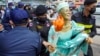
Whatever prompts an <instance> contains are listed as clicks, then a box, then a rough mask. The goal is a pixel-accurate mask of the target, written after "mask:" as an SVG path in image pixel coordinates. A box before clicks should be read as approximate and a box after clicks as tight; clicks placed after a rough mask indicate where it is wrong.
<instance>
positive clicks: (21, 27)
mask: <svg viewBox="0 0 100 56" xmlns="http://www.w3.org/2000/svg"><path fill="white" fill-rule="evenodd" d="M14 29H21V30H24V29H28V28H27V27H23V26H15V27H14Z"/></svg>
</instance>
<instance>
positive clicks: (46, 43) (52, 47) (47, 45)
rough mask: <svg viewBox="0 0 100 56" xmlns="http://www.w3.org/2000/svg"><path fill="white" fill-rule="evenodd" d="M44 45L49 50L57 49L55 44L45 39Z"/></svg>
mask: <svg viewBox="0 0 100 56" xmlns="http://www.w3.org/2000/svg"><path fill="white" fill-rule="evenodd" d="M43 45H44V46H45V47H46V48H47V49H48V51H49V52H54V51H55V46H53V45H52V44H51V43H49V42H46V41H43Z"/></svg>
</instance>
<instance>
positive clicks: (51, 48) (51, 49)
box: [48, 45, 56, 52]
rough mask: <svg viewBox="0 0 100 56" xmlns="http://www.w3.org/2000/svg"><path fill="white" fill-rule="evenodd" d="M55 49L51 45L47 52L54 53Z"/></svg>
mask: <svg viewBox="0 0 100 56" xmlns="http://www.w3.org/2000/svg"><path fill="white" fill-rule="evenodd" d="M55 49H56V48H55V46H53V45H50V46H48V50H49V52H54V51H55Z"/></svg>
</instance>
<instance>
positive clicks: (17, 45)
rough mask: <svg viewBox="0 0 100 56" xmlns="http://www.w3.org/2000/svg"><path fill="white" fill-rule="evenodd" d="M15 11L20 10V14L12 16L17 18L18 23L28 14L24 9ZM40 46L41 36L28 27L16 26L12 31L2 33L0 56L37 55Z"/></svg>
mask: <svg viewBox="0 0 100 56" xmlns="http://www.w3.org/2000/svg"><path fill="white" fill-rule="evenodd" d="M20 11H22V12H20ZM14 12H18V14H17V13H15V14H13V17H12V18H13V20H16V23H17V22H19V21H20V20H21V19H22V18H26V17H25V15H26V16H27V14H26V12H25V11H23V10H18V11H17V10H15V11H14ZM14 12H13V13H14ZM19 12H20V13H19ZM19 15H21V17H19ZM15 17H16V18H15ZM17 18H18V21H17ZM40 48H41V41H40V36H39V35H38V34H37V33H36V32H32V31H30V30H29V29H28V28H27V27H22V26H16V27H15V28H14V29H12V30H10V31H6V32H3V33H0V56H37V55H38V54H39V52H40Z"/></svg>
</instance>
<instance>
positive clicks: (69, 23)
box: [0, 0, 97, 56]
mask: <svg viewBox="0 0 100 56" xmlns="http://www.w3.org/2000/svg"><path fill="white" fill-rule="evenodd" d="M96 3H97V0H85V1H84V4H83V5H82V6H80V7H78V8H75V7H72V6H70V4H69V3H68V2H64V1H59V2H58V3H56V5H51V6H46V5H38V6H37V7H36V8H32V6H31V4H24V3H23V2H18V4H17V5H15V4H14V3H13V2H10V3H8V6H7V7H6V8H4V7H3V6H0V56H78V55H79V53H80V51H81V50H82V52H83V54H84V56H93V51H92V47H91V43H92V42H93V41H92V38H93V37H94V36H95V35H96V27H95V18H94V17H93V16H92V14H93V13H94V12H95V10H96V8H95V7H96Z"/></svg>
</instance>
